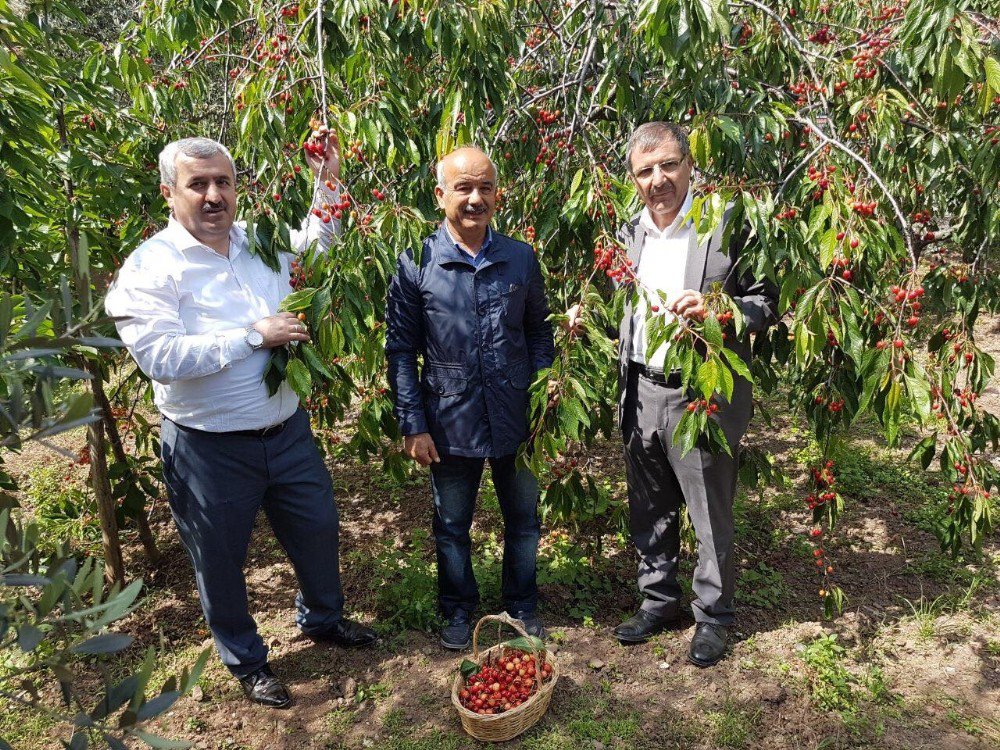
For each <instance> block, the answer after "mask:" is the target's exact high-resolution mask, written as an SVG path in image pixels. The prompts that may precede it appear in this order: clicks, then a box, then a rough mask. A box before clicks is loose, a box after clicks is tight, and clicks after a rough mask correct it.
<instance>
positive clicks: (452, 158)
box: [436, 146, 498, 190]
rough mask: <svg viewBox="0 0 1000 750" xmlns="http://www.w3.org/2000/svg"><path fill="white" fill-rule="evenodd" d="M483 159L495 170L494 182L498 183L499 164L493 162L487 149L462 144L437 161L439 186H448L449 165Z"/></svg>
mask: <svg viewBox="0 0 1000 750" xmlns="http://www.w3.org/2000/svg"><path fill="white" fill-rule="evenodd" d="M483 159H485V160H486V162H487V163H488V164H489V165H490V168H491V169H492V170H493V182H494V183H496V179H497V174H498V173H497V165H496V164H494V163H493V160H492V159H491V158H490V157H489V156H488V155H487V153H486V152H485V151H483V150H482V149H481V148H476V147H475V146H462V147H461V148H456V149H455V150H454V151H452V152H451V153H450V154H445V155H444V156H442V157H441V158H440V160H438V163H437V169H436V172H437V186H438V187H439V188H441V189H442V190H444V189H446V188H447V186H448V182H447V177H446V174H445V172H446V170H448V169H449V168H450V166H449V165H455V166H457V165H460V164H461V165H463V166H464V165H465V164H466V160H472V161H473V162H477V161H479V162H481V161H482V160H483Z"/></svg>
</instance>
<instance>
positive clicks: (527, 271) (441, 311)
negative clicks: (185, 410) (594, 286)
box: [386, 147, 554, 650]
mask: <svg viewBox="0 0 1000 750" xmlns="http://www.w3.org/2000/svg"><path fill="white" fill-rule="evenodd" d="M437 177H438V184H437V188H436V189H435V195H436V196H437V199H438V204H439V205H440V207H441V208H442V209H443V210H444V214H445V218H444V221H443V222H442V223H441V225H440V226H439V227H438V228H437V230H436V231H434V232H433V233H432V234H431V235H430V236H429V237H428V238H427V239H426V240H424V243H423V247H422V248H421V250H420V252H419V253H416V252H414V251H412V250H407V251H406V252H403V253H402V254H400V256H399V262H398V266H397V270H396V274H395V276H393V278H392V282H391V283H390V285H389V300H388V306H387V309H386V358H387V360H388V363H389V383H390V385H391V386H392V392H393V398H394V402H395V413H396V418H397V420H398V422H399V429H400V432H402V433H403V436H404V437H403V449H404V451H405V452H406V454H407V455H408V456H409V457H410V458H412V459H413V460H415V461H417V462H418V463H420V464H421V465H423V466H430V471H431V491H432V494H433V496H434V539H435V542H436V544H437V562H438V602H439V606H440V608H441V612H442V614H443V615H444V617H445V619H446V620H447V623H446V624H445V626H444V627H443V628H442V630H441V644H442V645H443V646H444V647H445V648H450V649H456V650H457V649H464V648H467V647H468V645H469V642H470V637H471V617H472V614H473V612H474V611H475V609H476V607H477V606H478V604H479V589H478V587H477V585H476V577H475V575H474V574H473V571H472V558H471V543H470V540H469V529H470V527H471V525H472V513H473V510H474V509H475V506H476V495H477V493H478V491H479V482H480V478H481V477H482V474H483V465H484V463H485V461H486V459H489V462H490V469H491V471H492V474H493V486H494V487H495V488H496V492H497V499H498V500H499V502H500V509H501V511H502V512H503V517H504V553H503V588H502V596H503V603H504V606H505V608H506V609H507V611H508V612H509V613H510V614H511V615H512V616H513V617H514V618H516V619H518V620H521V622H522V623H523V624H524V627H525V629H526V630H527V631H528V632H529V633H530V634H531V635H535V636H543V635H544V628H543V626H542V622H541V619H540V618H539V617H538V614H537V611H536V605H537V585H536V580H535V558H536V555H537V551H538V538H539V522H538V484H537V482H536V481H535V477H534V476H533V475H532V473H531V472H530V471H529V470H527V469H522V468H518V467H517V466H516V464H515V460H514V459H515V455H516V453H517V450H518V447H519V446H520V445H521V443H523V442H524V441H525V439H526V438H527V437H528V398H529V396H528V387H529V386H530V385H531V381H532V380H533V379H534V377H535V375H536V374H537V372H538V371H539V370H544V369H546V368H548V367H551V365H552V359H553V356H554V348H553V342H552V326H551V324H550V323H549V322H548V315H549V308H548V304H547V303H546V301H545V288H544V284H543V281H542V271H541V267H540V266H539V263H538V259H537V258H536V257H535V254H534V252H533V251H532V249H531V246H530V245H526V244H525V243H523V242H518V241H517V240H514V239H511V238H510V237H506V236H504V235H502V234H500V233H499V232H494V231H493V230H492V228H491V227H490V219H491V218H492V216H493V213H494V210H495V208H496V194H497V186H496V181H497V171H496V167H495V166H494V165H493V162H492V161H491V160H490V158H489V157H488V156H487V155H486V154H485V153H483V152H482V151H480V150H479V149H477V148H468V147H467V148H460V149H457V150H456V151H453V152H452V153H450V154H448V155H447V156H445V157H443V158H442V159H441V161H440V162H439V163H438V169H437ZM418 357H420V358H422V359H423V366H422V367H421V368H418Z"/></svg>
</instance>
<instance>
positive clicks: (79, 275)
mask: <svg viewBox="0 0 1000 750" xmlns="http://www.w3.org/2000/svg"><path fill="white" fill-rule="evenodd" d="M56 126H57V128H58V130H59V143H60V145H61V146H62V148H63V149H64V150H66V152H67V153H69V151H70V143H69V137H68V134H67V131H66V112H65V108H64V106H63V102H61V101H60V102H58V109H57V110H56ZM63 192H64V193H65V196H66V203H67V204H68V205H70V206H72V205H74V204H75V203H76V195H75V190H74V187H73V180H72V179H71V178H70V176H69V172H68V171H67V173H66V174H65V175H64V177H63ZM65 231H66V245H67V246H68V248H69V254H70V261H71V263H72V267H73V287H74V289H75V290H76V298H77V302H78V303H79V304H80V317H81V318H86V317H87V316H88V315H89V314H90V263H89V262H87V261H86V258H85V257H83V256H81V243H80V239H81V237H80V227H79V225H77V224H76V223H75V221H69V222H67V223H66V227H65ZM64 313H65V316H66V321H67V323H68V322H69V321H70V320H71V318H72V315H73V311H72V310H65V311H64ZM81 359H82V360H83V362H82V363H81V364H82V366H83V369H85V370H86V371H87V372H89V373H90V374H91V376H92V380H91V381H90V387H91V392H92V393H93V395H94V401H95V402H97V404H98V405H100V406H101V407H102V411H103V404H102V400H101V398H102V396H103V393H104V386H103V380H102V379H103V377H104V373H103V372H102V371H101V368H100V367H96V366H94V365H93V364H92V363H91V362H89V361H88V360H87V359H86V357H83V356H82V355H81ZM103 400H104V402H107V397H106V396H104V397H103ZM87 445H88V446H89V447H90V461H91V464H90V478H91V487H92V489H93V490H94V497H95V498H96V499H97V512H98V515H99V516H100V521H101V537H102V538H103V543H104V562H105V577H106V578H107V579H108V581H110V582H112V583H119V584H122V585H124V583H125V563H124V562H123V561H122V547H121V541H120V540H119V538H118V519H117V512H116V511H117V508H116V507H115V498H114V495H113V493H112V492H111V480H110V478H109V477H108V458H107V455H106V454H105V438H104V419H100V420H98V421H97V422H92V423H91V425H90V426H89V427H88V428H87Z"/></svg>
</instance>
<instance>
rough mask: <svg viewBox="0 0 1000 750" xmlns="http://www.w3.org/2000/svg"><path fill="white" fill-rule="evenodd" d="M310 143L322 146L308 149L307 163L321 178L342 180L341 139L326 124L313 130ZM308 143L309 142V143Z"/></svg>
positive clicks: (336, 181)
mask: <svg viewBox="0 0 1000 750" xmlns="http://www.w3.org/2000/svg"><path fill="white" fill-rule="evenodd" d="M309 143H313V144H316V145H318V146H319V147H320V148H313V149H306V163H307V164H308V165H309V169H311V170H312V173H313V174H314V175H316V176H317V177H319V179H321V180H332V181H333V182H334V183H338V182H339V181H340V139H339V138H337V134H336V133H334V132H333V131H332V130H330V129H329V128H328V127H327V126H326V125H319V126H318V127H316V128H315V129H314V130H313V131H312V135H311V136H310V139H309ZM307 145H308V144H307Z"/></svg>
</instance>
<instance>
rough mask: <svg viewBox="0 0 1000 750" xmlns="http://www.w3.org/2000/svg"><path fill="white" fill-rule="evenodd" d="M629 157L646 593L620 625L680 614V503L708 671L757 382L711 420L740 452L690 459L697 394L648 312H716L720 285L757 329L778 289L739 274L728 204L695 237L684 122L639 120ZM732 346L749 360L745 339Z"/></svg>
mask: <svg viewBox="0 0 1000 750" xmlns="http://www.w3.org/2000/svg"><path fill="white" fill-rule="evenodd" d="M626 153H627V159H628V166H629V173H630V175H631V178H632V180H633V182H634V183H635V185H636V187H637V189H638V192H639V196H640V197H641V198H642V201H643V203H644V204H645V208H644V209H643V211H642V212H641V213H640V214H639V215H637V216H635V217H633V218H632V220H631V221H630V222H629V223H628V224H626V225H625V226H623V227H622V228H621V230H620V231H619V233H618V239H619V241H620V242H621V243H622V244H623V245H624V246H625V248H626V249H627V257H628V259H629V261H630V264H629V268H631V269H632V271H633V272H634V278H633V277H632V276H631V275H630V276H629V279H628V280H626V281H621V282H616V284H621V283H628V284H630V285H631V286H632V287H633V293H632V294H630V295H629V298H628V300H627V301H626V304H625V309H624V314H623V316H622V321H621V325H620V329H619V373H620V386H621V399H620V402H619V418H620V423H621V429H622V437H623V440H624V443H625V461H626V476H627V481H628V498H629V513H630V528H631V534H632V539H633V541H634V542H635V545H636V549H637V551H638V553H639V589H640V590H641V592H642V594H643V597H644V600H643V602H642V606H641V607H640V609H639V611H638V612H636V614H635V615H633V616H632V617H630V618H629V619H628V620H626V621H625V622H623V623H622V624H621V625H619V626H618V627H617V628H616V629H615V631H614V633H615V637H617V638H618V639H619V640H620V641H622V642H623V643H640V642H643V641H646V640H648V639H649V638H650V637H652V636H653V635H655V634H656V633H659V632H660V631H662V630H663V629H664V628H665V627H666V625H667V624H668V623H670V622H671V621H672V620H674V619H675V618H676V617H677V616H678V615H679V613H680V600H681V588H680V586H679V584H678V582H677V559H678V553H679V550H680V534H679V511H680V505H681V503H682V502H683V503H685V504H686V505H687V508H688V514H689V516H690V518H691V522H692V525H693V526H694V529H695V534H696V536H697V539H698V566H697V568H696V569H695V573H694V581H693V589H694V594H695V599H694V601H693V602H692V607H693V610H694V616H695V621H696V623H697V625H696V631H695V635H694V638H693V639H692V642H691V649H690V653H689V659H690V660H691V661H692V662H693V663H694V664H697V665H698V666H702V667H707V666H711V665H712V664H715V663H716V662H718V661H719V659H721V658H722V656H723V654H724V653H725V648H726V641H727V636H728V630H727V629H728V627H729V626H730V625H731V624H732V622H733V614H734V613H733V593H734V589H735V579H736V573H735V567H734V559H733V497H734V495H735V493H736V477H737V471H738V467H739V461H738V446H739V444H740V440H741V439H742V437H743V434H744V433H745V431H746V428H747V424H748V423H749V421H750V417H751V414H752V411H753V405H752V400H751V385H750V383H749V382H748V381H746V380H745V379H743V378H741V377H739V376H738V375H735V373H734V376H735V387H734V389H733V397H732V399H731V401H730V402H729V403H725V402H724V401H722V402H721V403H720V404H719V406H720V409H719V411H718V412H717V413H716V414H715V416H714V417H713V418H714V419H716V420H717V422H718V424H719V426H720V427H721V428H722V430H723V432H724V434H725V436H726V440H727V441H728V443H729V446H730V447H731V449H732V452H733V455H732V456H730V455H728V454H726V453H724V452H718V451H716V452H712V451H709V450H706V449H703V448H701V447H696V448H695V449H694V450H692V451H691V452H690V453H688V454H687V455H686V456H683V457H682V456H681V448H680V447H679V446H675V445H673V444H672V442H671V437H672V435H673V432H674V429H675V428H676V426H677V423H678V421H679V420H680V418H681V417H682V416H683V414H684V413H685V409H686V408H687V406H688V404H689V403H690V402H691V398H692V395H693V394H692V392H691V391H689V390H684V389H682V388H681V387H680V385H681V378H680V374H679V373H678V372H664V371H663V362H664V353H665V350H664V349H662V348H661V349H658V350H657V351H655V352H654V351H647V346H646V344H647V336H646V331H645V327H646V320H647V318H648V315H649V313H648V310H652V313H653V314H654V315H655V314H657V313H660V312H662V313H663V314H669V315H676V316H681V317H684V318H687V319H690V320H694V321H702V320H704V319H705V317H706V316H707V314H708V310H707V308H706V306H705V298H704V296H703V295H704V293H705V292H707V291H709V290H710V289H711V287H712V285H713V284H714V283H716V282H719V283H721V285H722V289H723V291H725V292H726V293H727V294H728V295H730V296H731V297H732V298H733V299H734V300H735V301H736V304H737V305H738V306H739V308H740V310H741V312H742V313H743V316H744V318H745V320H746V324H747V332H748V333H759V332H761V331H763V330H764V329H765V328H766V327H767V326H768V325H770V323H771V322H773V320H774V318H775V311H776V309H777V294H776V290H775V289H774V288H773V285H770V284H767V283H762V282H757V281H755V280H754V279H752V278H750V277H749V276H747V275H746V274H743V275H741V274H738V273H737V272H736V263H737V260H738V253H739V252H740V250H741V249H742V246H743V239H744V237H745V235H742V236H740V237H739V238H736V239H734V241H732V242H730V243H729V246H728V247H725V246H723V237H724V236H725V226H726V223H727V222H728V220H729V213H728V212H727V214H726V217H725V219H724V220H723V222H722V223H721V224H720V226H719V227H718V229H717V230H716V231H715V232H714V233H713V234H712V236H711V237H709V238H708V239H707V241H705V242H701V243H699V242H698V236H697V232H696V231H695V228H694V226H693V223H692V222H691V221H690V220H689V219H687V218H686V214H687V213H688V211H689V210H690V207H691V189H690V188H691V171H692V168H693V162H692V159H691V150H690V146H689V144H688V139H687V134H686V133H685V132H684V130H683V128H681V127H680V126H678V125H673V124H670V123H664V122H651V123H646V124H644V125H641V126H639V127H638V128H637V129H636V130H635V132H634V133H633V134H632V137H631V138H630V140H629V144H628V150H627V152H626ZM734 234H735V233H734ZM636 287H637V288H636ZM633 302H634V303H635V304H633ZM578 315H579V308H571V310H570V311H569V317H570V325H571V326H575V325H577V324H578V323H577V321H578ZM727 345H728V346H729V347H730V348H731V349H732V350H733V351H735V352H736V353H737V354H738V355H739V356H740V358H741V359H743V361H744V362H746V361H748V359H749V356H750V344H749V340H748V338H747V337H746V336H744V337H742V338H739V339H736V340H731V341H729V342H728V344H727Z"/></svg>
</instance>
